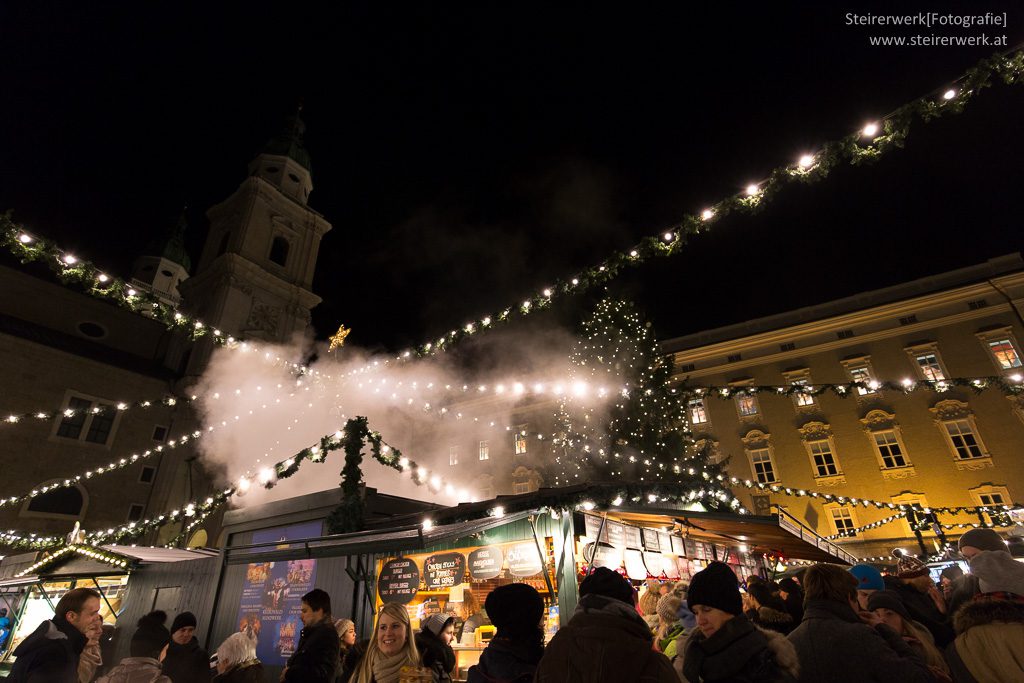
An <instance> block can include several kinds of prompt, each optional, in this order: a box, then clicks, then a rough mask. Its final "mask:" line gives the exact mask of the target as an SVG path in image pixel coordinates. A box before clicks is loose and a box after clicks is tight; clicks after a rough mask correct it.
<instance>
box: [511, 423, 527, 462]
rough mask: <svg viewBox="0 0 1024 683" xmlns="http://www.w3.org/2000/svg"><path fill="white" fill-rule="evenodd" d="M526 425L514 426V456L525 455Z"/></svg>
mask: <svg viewBox="0 0 1024 683" xmlns="http://www.w3.org/2000/svg"><path fill="white" fill-rule="evenodd" d="M527 427H528V425H525V424H522V425H517V426H516V433H515V434H514V435H513V442H512V445H513V447H514V448H515V454H516V455H526V429H527Z"/></svg>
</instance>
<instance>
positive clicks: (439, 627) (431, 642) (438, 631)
mask: <svg viewBox="0 0 1024 683" xmlns="http://www.w3.org/2000/svg"><path fill="white" fill-rule="evenodd" d="M454 639H455V617H451V616H448V615H447V614H431V615H430V616H429V617H427V618H426V619H424V620H423V625H422V628H420V632H419V633H417V634H416V649H417V650H419V653H420V661H421V662H423V666H425V667H427V668H428V669H430V672H431V674H433V676H434V683H451V680H452V671H453V670H454V669H455V651H454V650H452V646H451V642H452V640H454Z"/></svg>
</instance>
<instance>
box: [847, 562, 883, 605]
mask: <svg viewBox="0 0 1024 683" xmlns="http://www.w3.org/2000/svg"><path fill="white" fill-rule="evenodd" d="M848 571H849V572H850V573H851V574H853V578H855V579H857V604H859V605H860V609H862V610H866V609H867V608H868V599H869V598H870V597H871V594H872V593H874V592H876V591H884V590H885V580H884V579H883V578H882V572H880V571H878V569H876V568H875V567H872V566H871V565H870V564H855V565H853V566H852V567H850V569H849V570H848Z"/></svg>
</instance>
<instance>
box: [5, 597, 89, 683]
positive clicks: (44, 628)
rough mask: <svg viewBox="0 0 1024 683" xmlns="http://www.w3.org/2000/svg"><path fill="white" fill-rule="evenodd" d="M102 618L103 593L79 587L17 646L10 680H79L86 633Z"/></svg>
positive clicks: (31, 682) (43, 682) (69, 682)
mask: <svg viewBox="0 0 1024 683" xmlns="http://www.w3.org/2000/svg"><path fill="white" fill-rule="evenodd" d="M99 621H100V594H99V593H97V592H96V591H94V590H92V589H91V588H75V589H74V590H70V591H68V592H67V593H65V594H64V597H62V598H61V599H60V601H59V602H58V603H57V607H56V608H55V609H54V615H53V619H52V620H47V621H44V622H43V623H41V624H39V627H38V628H37V629H36V630H35V631H33V632H32V634H31V635H30V636H29V637H28V638H26V639H25V640H23V641H22V642H21V644H20V645H18V647H16V648H15V649H14V656H15V657H17V658H18V659H17V661H16V662H15V663H14V668H12V669H11V673H10V675H9V676H8V677H7V680H8V681H9V682H10V683H78V659H79V657H80V656H81V654H82V649H83V648H85V644H86V642H87V641H88V638H87V637H86V635H85V633H86V631H88V630H89V627H90V626H92V625H93V624H98V623H99Z"/></svg>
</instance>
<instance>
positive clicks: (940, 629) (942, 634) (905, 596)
mask: <svg viewBox="0 0 1024 683" xmlns="http://www.w3.org/2000/svg"><path fill="white" fill-rule="evenodd" d="M884 579H885V586H886V588H887V589H889V590H891V591H893V592H894V593H896V594H897V595H899V596H900V601H901V602H902V603H903V605H904V606H905V607H906V608H907V611H908V612H910V617H911V618H912V619H913V620H914V621H917V622H920V623H921V625H922V626H924V627H925V628H927V629H928V631H930V632H931V634H932V637H933V638H935V645H936V646H937V647H938V648H939V649H940V650H942V649H945V647H946V646H947V645H949V644H950V643H951V642H953V636H954V633H953V626H952V625H951V623H950V619H949V617H948V616H947V614H946V601H945V599H944V598H943V597H942V594H941V593H940V592H939V589H938V587H937V586H936V585H935V582H934V581H932V579H931V577H930V576H929V575H928V567H926V566H925V564H924V563H923V562H921V560H919V559H917V558H916V557H913V556H911V555H902V556H900V559H899V561H898V562H897V563H896V576H886V577H884Z"/></svg>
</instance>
